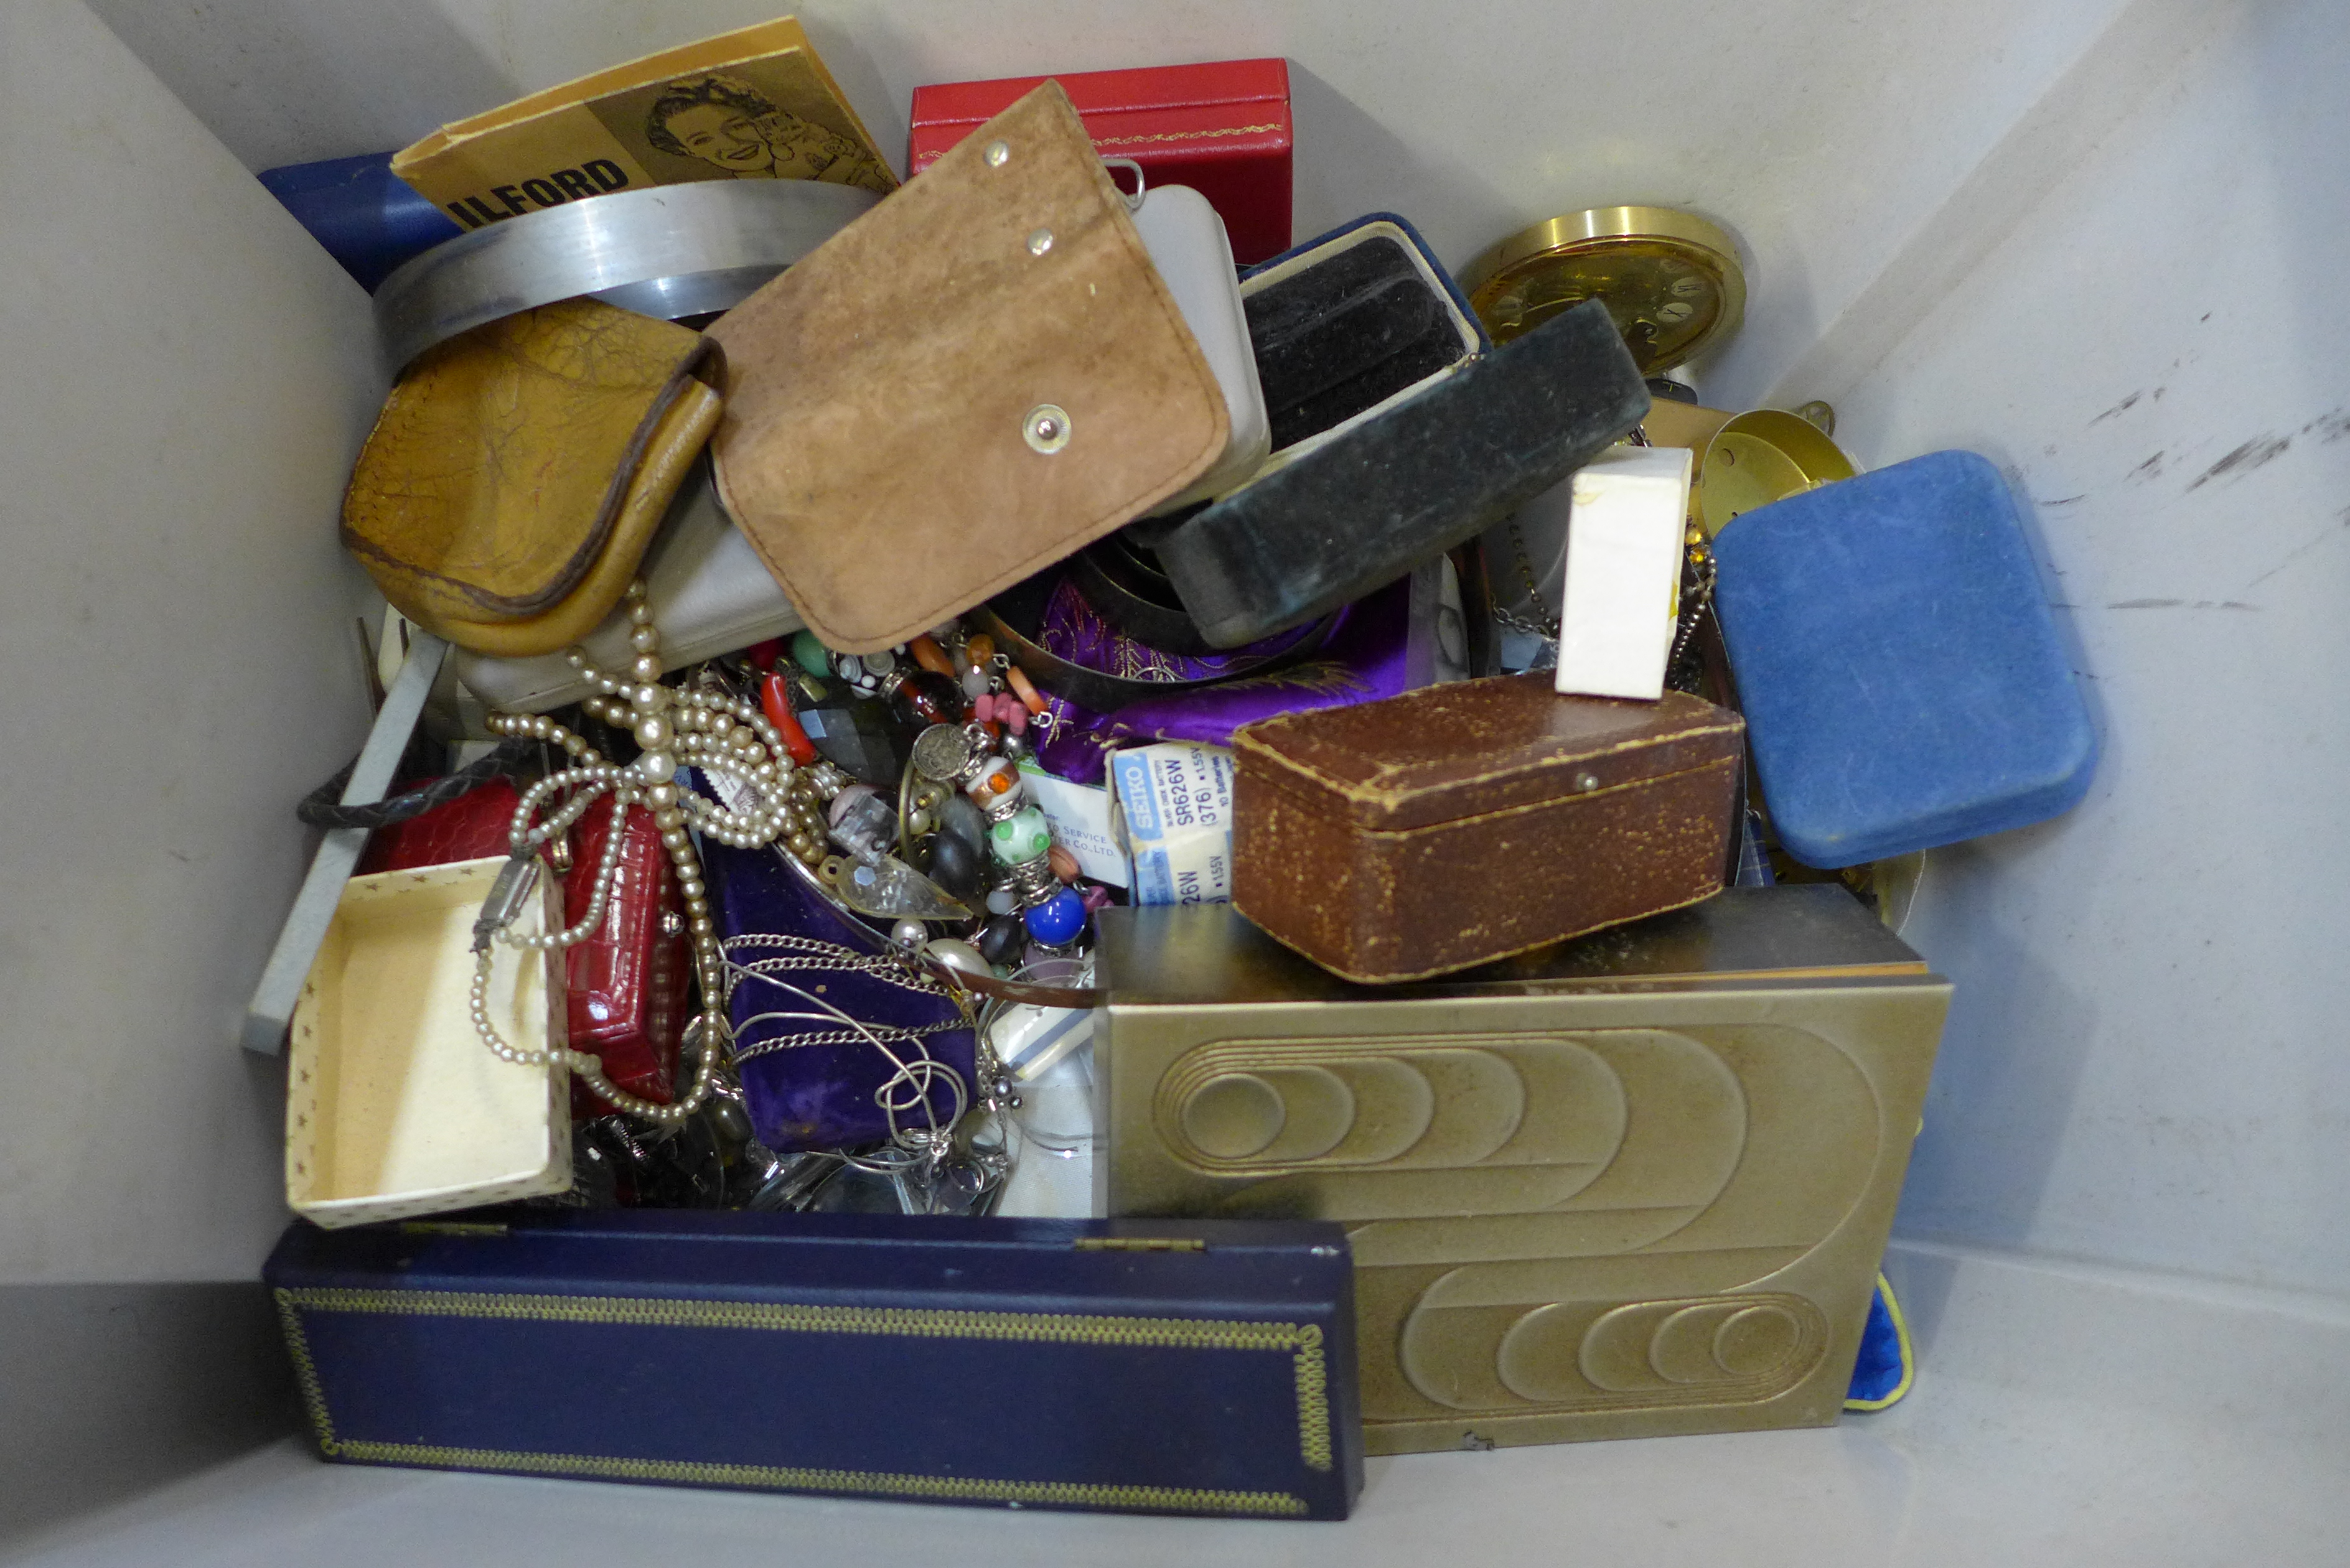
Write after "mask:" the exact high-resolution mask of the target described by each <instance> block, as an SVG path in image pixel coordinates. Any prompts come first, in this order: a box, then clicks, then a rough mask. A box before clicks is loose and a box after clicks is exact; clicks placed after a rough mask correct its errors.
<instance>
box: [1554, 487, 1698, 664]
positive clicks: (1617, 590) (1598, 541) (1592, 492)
mask: <svg viewBox="0 0 2350 1568" xmlns="http://www.w3.org/2000/svg"><path fill="white" fill-rule="evenodd" d="M1691 456H1692V454H1691V453H1690V450H1689V449H1688V448H1687V447H1616V448H1612V449H1610V450H1609V451H1607V452H1604V453H1602V454H1601V455H1600V456H1598V457H1596V458H1595V459H1593V460H1592V462H1590V463H1589V464H1587V465H1586V466H1585V467H1584V468H1582V469H1581V470H1579V471H1578V472H1576V473H1575V477H1574V479H1573V480H1571V481H1570V482H1569V483H1570V484H1571V485H1572V486H1573V490H1572V502H1571V507H1572V510H1571V511H1570V513H1569V515H1568V518H1567V524H1566V583H1565V594H1564V603H1563V604H1562V606H1561V608H1560V610H1559V618H1558V620H1559V633H1558V679H1557V689H1558V690H1559V691H1565V692H1571V693H1574V694H1575V695H1578V696H1584V697H1632V698H1638V699H1641V700H1643V701H1650V702H1653V701H1656V700H1657V699H1658V698H1659V697H1662V696H1663V695H1664V694H1665V663H1666V661H1667V660H1668V659H1669V658H1671V656H1672V648H1673V623H1674V618H1675V617H1676V616H1677V615H1678V614H1679V609H1680V585H1681V536H1682V533H1683V530H1684V529H1685V528H1686V527H1687V525H1688V518H1689V496H1690V458H1691Z"/></svg>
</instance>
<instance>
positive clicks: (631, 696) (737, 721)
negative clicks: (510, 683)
mask: <svg viewBox="0 0 2350 1568" xmlns="http://www.w3.org/2000/svg"><path fill="white" fill-rule="evenodd" d="M623 605H624V607H625V608H626V610H627V612H628V617H629V627H630V630H629V647H631V648H632V649H635V650H636V660H635V662H634V663H633V664H632V665H631V666H630V669H629V677H630V678H629V680H620V679H619V678H617V677H614V676H610V675H607V674H605V673H604V672H603V671H602V670H598V669H596V668H595V667H594V666H592V665H590V664H589V663H588V662H587V653H586V652H585V651H584V650H582V649H577V648H574V649H570V650H569V652H567V654H566V655H565V658H567V659H569V661H570V663H571V667H572V668H573V669H575V670H578V671H579V672H580V673H581V674H582V675H583V676H585V677H586V678H587V680H589V681H590V682H591V683H592V684H594V685H595V686H596V687H597V688H598V691H599V692H600V695H598V696H592V697H589V698H588V699H587V701H584V702H582V703H581V704H580V706H581V707H582V708H583V709H585V710H586V711H587V712H588V713H589V714H590V715H592V716H593V717H595V718H598V719H601V720H603V721H605V722H608V723H610V724H614V725H616V726H621V727H626V728H629V729H631V730H632V731H633V732H634V733H635V735H636V741H637V744H638V745H639V746H640V747H641V748H643V751H642V753H641V754H640V755H639V757H638V758H637V760H636V761H635V762H633V763H629V765H627V766H626V767H621V766H618V765H615V764H614V763H608V762H606V761H605V760H604V759H603V758H602V756H600V755H599V754H598V753H597V751H596V750H595V748H594V747H592V746H590V745H589V744H588V743H587V741H586V739H585V738H584V737H582V736H580V735H577V734H575V733H573V732H571V731H569V730H567V729H565V728H564V727H563V726H562V725H560V724H557V723H556V722H554V721H553V720H551V719H548V718H546V716H545V715H543V714H533V713H492V714H491V715H490V716H489V721H488V723H489V728H490V730H491V732H493V733H494V734H500V735H515V736H524V737H527V738H530V739H533V740H540V741H546V742H549V743H550V744H553V745H557V746H560V747H561V748H562V749H563V751H564V753H566V754H567V756H569V757H570V758H571V759H572V763H573V765H572V766H571V767H569V768H567V769H566V770H564V771H563V772H560V773H556V774H549V775H548V776H547V777H546V778H544V779H541V780H540V781H539V782H538V783H536V784H533V785H532V786H531V787H530V788H529V789H528V790H527V791H526V792H525V794H523V797H522V801H521V804H520V805H517V806H516V807H515V814H514V821H513V822H512V824H511V825H510V826H509V827H508V829H507V843H508V845H509V846H510V847H511V849H512V852H513V854H514V855H515V857H516V858H517V859H522V858H526V857H536V855H537V854H538V852H539V850H540V849H542V848H543V847H545V846H546V844H547V843H548V842H549V841H551V840H553V839H555V838H556V837H558V836H561V835H562V834H564V833H565V832H567V831H568V830H569V828H570V826H571V825H572V824H573V823H575V822H577V820H578V819H579V818H580V816H581V815H583V814H584V813H586V811H587V808H588V807H589V806H590V805H594V804H595V802H596V801H597V800H598V799H599V798H600V797H602V796H603V795H606V794H609V795H610V796H611V797H612V825H611V831H610V832H609V833H608V834H607V835H606V836H605V840H604V857H603V859H602V860H601V861H600V862H599V863H598V866H597V867H596V879H595V883H594V885H593V888H592V889H591V891H590V894H589V897H588V901H587V913H586V914H584V915H582V916H581V917H580V918H579V920H578V923H577V924H576V925H573V926H571V927H569V928H567V929H564V930H560V931H549V932H546V933H543V934H527V933H525V934H516V933H515V931H514V929H513V928H512V924H511V920H510V919H509V920H508V921H507V923H504V924H501V925H499V926H498V927H497V928H496V929H495V930H494V932H493V933H492V940H495V941H502V942H504V943H505V944H506V945H507V946H508V947H511V948H518V949H523V950H539V951H546V950H561V949H564V948H567V947H571V946H573V945H574V944H576V943H577V942H581V941H584V940H587V937H588V936H589V935H590V934H592V933H593V932H594V931H595V930H596V929H597V928H598V926H600V925H601V924H602V923H603V920H604V915H605V911H606V909H608V906H609V904H610V902H611V893H612V883H613V878H614V877H615V876H616V875H617V873H618V868H619V860H620V849H621V845H622V841H623V839H624V838H625V836H626V834H625V824H626V821H627V815H628V812H629V808H630V807H631V806H636V805H642V806H644V807H645V808H646V809H648V810H650V812H651V813H652V818H653V826H656V827H658V828H660V836H661V846H662V847H663V848H664V849H666V850H668V851H669V857H670V860H671V863H672V864H673V865H674V867H676V871H677V883H678V888H679V891H680V892H681V894H682V896H683V898H684V902H685V918H686V929H687V931H688V933H689V934H690V937H691V942H692V947H693V961H694V970H695V972H696V973H697V974H698V975H699V976H700V977H701V981H702V1019H701V1023H702V1028H701V1031H700V1033H701V1036H702V1041H701V1053H700V1056H699V1059H698V1060H697V1061H696V1063H695V1065H694V1072H693V1086H692V1088H691V1090H689V1091H688V1092H687V1093H686V1095H685V1096H684V1097H683V1098H681V1099H679V1100H676V1101H673V1102H671V1104H668V1105H659V1104H656V1103H654V1102H653V1101H650V1100H647V1099H642V1098H640V1097H639V1096H635V1095H631V1094H629V1093H628V1092H627V1091H625V1090H623V1089H620V1088H619V1087H617V1086H615V1085H613V1083H612V1082H611V1080H609V1079H608V1078H607V1077H606V1076H605V1075H604V1064H603V1063H602V1062H601V1061H600V1060H599V1059H598V1058H597V1057H596V1056H594V1055H591V1054H588V1053H587V1052H584V1051H572V1050H560V1051H525V1050H523V1049H521V1048H519V1047H517V1046H515V1045H514V1044H509V1043H508V1042H507V1041H506V1040H504V1038H503V1037H501V1036H500V1035H499V1033H498V1032H497V1028H496V1026H495V1025H494V1023H491V1021H490V1009H489V988H490V960H491V950H490V945H489V943H487V942H484V943H483V944H482V946H481V948H480V950H479V954H478V956H477V957H476V959H475V960H474V964H473V999H472V1007H473V1028H474V1030H475V1032H476V1033H479V1034H480V1035H481V1037H482V1040H483V1043H484V1044H486V1045H488V1046H489V1048H490V1049H491V1050H492V1051H493V1052H494V1053H495V1054H497V1055H498V1056H499V1057H500V1058H501V1059H503V1060H504V1061H508V1062H515V1063H520V1064H525V1065H532V1066H536V1065H539V1064H546V1063H549V1062H555V1061H560V1062H562V1063H563V1064H565V1065H566V1066H567V1067H568V1068H570V1070H571V1071H572V1072H574V1073H577V1075H579V1076H580V1077H581V1078H582V1079H583V1080H585V1081H586V1083H587V1086H588V1087H589V1088H590V1089H592V1090H594V1091H595V1092H596V1093H597V1094H598V1095H599V1096H602V1097H603V1098H604V1099H605V1100H607V1101H608V1102H610V1103H611V1104H612V1105H613V1106H617V1107H618V1108H619V1109H620V1110H623V1111H627V1112H629V1113H630V1114H631V1115H634V1116H643V1117H645V1118H646V1119H647V1120H649V1121H653V1122H657V1123H660V1124H662V1125H664V1126H675V1125H676V1124H678V1123H680V1122H682V1121H684V1120H685V1119H686V1117H688V1116H691V1115H693V1113H694V1112H695V1111H697V1110H699V1109H700V1108H701V1106H702V1102H703V1101H704V1100H706V1099H708V1098H709V1096H710V1094H711V1091H712V1087H713V1085H715V1084H716V1083H717V1080H718V1072H719V1068H720V1066H721V1064H722V1063H723V1060H724V1053H725V1049H726V1046H725V1042H726V1041H727V1040H728V1038H729V1036H730V1034H731V1031H730V1030H729V1029H728V1027H727V1020H726V1004H725V995H726V984H725V981H726V965H725V958H724V955H723V952H722V950H720V947H719V941H718V924H717V921H716V920H714V919H712V917H711V913H710V898H709V893H708V890H707V888H705V886H704V884H703V881H702V857H701V856H700V855H699V854H698V853H697V852H696V851H695V849H694V845H693V836H692V834H691V833H690V832H688V831H687V829H688V827H689V826H691V827H692V828H694V829H696V830H699V831H700V832H702V834H704V835H706V836H709V837H712V838H714V839H716V840H717V841H718V842H719V843H721V844H728V845H733V846H735V847H737V848H742V849H749V848H754V847H756V846H759V845H762V844H766V843H769V842H771V841H773V840H774V838H775V836H776V835H777V834H778V833H779V832H782V831H783V830H785V828H786V827H787V826H793V825H794V824H795V821H796V819H797V817H799V816H802V815H806V802H805V801H801V800H800V799H799V797H800V796H801V795H802V794H806V788H805V781H804V780H803V779H802V778H800V777H798V776H796V775H795V769H794V766H793V763H792V761H791V758H790V755H789V753H786V751H785V747H784V741H783V737H782V735H781V734H779V733H778V732H776V730H775V725H773V724H772V723H770V722H768V720H767V716H766V715H765V714H764V713H763V712H761V711H759V709H758V708H756V707H755V706H754V705H752V704H751V703H748V702H743V701H737V700H735V699H733V698H731V697H728V696H726V695H724V694H723V693H722V692H717V691H688V690H681V689H679V688H675V687H670V686H664V685H662V684H661V683H660V677H661V672H662V671H661V659H660V633H659V632H658V631H656V630H654V628H653V624H652V611H651V610H650V608H648V607H647V606H646V604H645V585H644V582H643V579H641V578H639V580H637V581H635V582H633V583H630V584H629V589H628V594H627V597H626V598H625V599H624V600H623ZM681 765H688V766H692V767H698V768H701V769H702V770H704V772H705V773H707V774H714V775H718V776H721V777H724V778H729V779H732V780H734V781H737V782H739V783H742V784H748V785H750V786H751V788H750V789H749V790H747V791H741V792H729V794H730V797H731V798H734V799H737V800H740V801H742V802H743V808H742V809H740V810H733V809H729V808H727V807H725V806H722V805H718V804H717V803H716V802H713V801H711V800H708V799H705V798H704V797H703V796H702V795H700V794H695V793H694V792H693V791H691V790H681V789H680V788H679V787H678V786H677V784H676V782H675V780H676V777H677V770H678V768H679V767H680V766H681ZM549 802H557V803H558V804H556V805H555V807H554V809H553V810H552V811H551V812H550V813H549V814H548V815H546V817H545V818H544V819H543V820H541V819H538V813H539V812H540V810H541V808H542V807H545V806H546V805H548V803H549ZM795 807H796V809H795Z"/></svg>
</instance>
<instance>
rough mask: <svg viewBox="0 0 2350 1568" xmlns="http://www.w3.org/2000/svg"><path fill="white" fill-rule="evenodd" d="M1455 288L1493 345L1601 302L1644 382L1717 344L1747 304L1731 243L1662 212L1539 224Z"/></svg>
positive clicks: (1603, 213) (1499, 248) (1617, 212)
mask: <svg viewBox="0 0 2350 1568" xmlns="http://www.w3.org/2000/svg"><path fill="white" fill-rule="evenodd" d="M1461 281H1462V283H1463V284H1464V285H1465V286H1467V288H1468V290H1469V305H1470V308H1471V309H1472V310H1474V311H1475V312H1476V313H1477V317H1478V319H1479V320H1481V321H1482V322H1483V323H1484V324H1485V330H1486V331H1487V332H1489V333H1491V334H1492V337H1493V341H1494V342H1496V343H1506V342H1508V341H1509V340H1510V339H1511V338H1513V337H1520V336H1522V335H1523V334H1524V333H1527V332H1530V331H1532V330H1533V329H1534V328H1535V327H1539V326H1541V325H1542V324H1543V323H1544V322H1545V321H1547V320H1549V319H1550V318H1551V317H1554V316H1555V315H1557V314H1558V313H1559V312H1560V311H1562V310H1565V309H1567V308H1568V307H1570V306H1575V305H1580V304H1582V303H1583V302H1584V301H1585V300H1586V299H1596V300H1598V301H1600V302H1601V303H1602V304H1604V305H1605V306H1607V313H1608V315H1609V316H1610V317H1613V318H1614V319H1615V322H1616V328H1617V331H1619V332H1621V333H1622V334H1623V335H1624V341H1625V343H1626V344H1627V346H1628V347H1629V348H1631V350H1632V358H1634V359H1635V360H1636V361H1637V362H1638V365H1639V367H1640V373H1641V374H1642V375H1645V376H1654V375H1658V374H1660V373H1662V372H1663V371H1666V370H1669V369H1671V368H1672V367H1674V366H1676V365H1679V364H1682V363H1684V362H1686V361H1688V360H1689V359H1691V358H1695V357H1696V356H1697V355H1698V354H1699V353H1700V352H1702V351H1703V350H1705V349H1707V348H1712V347H1714V346H1716V345H1718V344H1719V343H1720V342H1721V340H1722V339H1723V338H1725V337H1728V336H1729V334H1730V333H1731V331H1733V330H1734V329H1735V328H1736V327H1737V326H1738V322H1739V318H1740V317H1742V315H1743V314H1744V312H1745V306H1746V281H1745V277H1744V275H1742V273H1741V272H1740V270H1739V266H1738V254H1737V250H1736V247H1735V246H1733V245H1732V244H1731V241H1730V237H1729V236H1728V235H1727V234H1723V233H1722V232H1721V230H1719V229H1717V228H1715V227H1714V226H1713V225H1712V224H1711V223H1706V222H1705V221H1704V220H1703V219H1701V218H1696V217H1692V216H1691V215H1690V214H1689V213H1677V212H1674V211H1672V210H1670V209H1669V208H1663V207H1601V208H1595V209H1593V210H1592V211H1590V212H1587V213H1575V214H1573V215H1571V216H1568V217H1563V218H1553V219H1551V220H1549V221H1548V222H1547V223H1537V224H1535V225H1534V227H1533V228H1530V229H1527V230H1525V231H1524V232H1523V233H1521V234H1513V235H1512V236H1511V237H1510V238H1508V239H1506V240H1503V242H1502V243H1501V244H1498V245H1495V246H1494V247H1493V248H1492V249H1491V250H1489V251H1487V252H1486V253H1485V254H1483V255H1482V256H1480V257H1479V258H1478V259H1477V260H1476V261H1475V262H1474V263H1472V264H1471V265H1470V267H1469V268H1468V270H1467V271H1466V272H1465V273H1464V274H1463V275H1462V278H1461Z"/></svg>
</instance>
